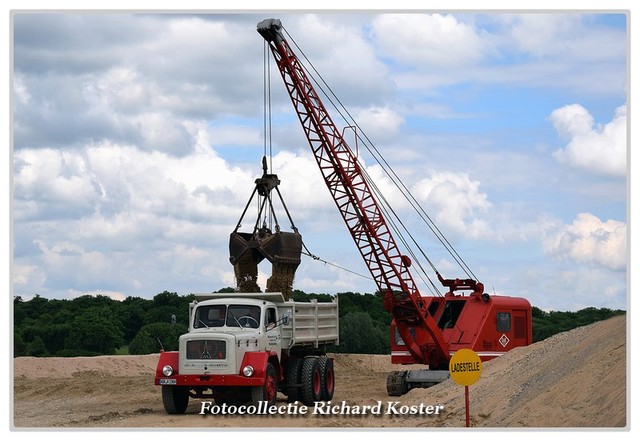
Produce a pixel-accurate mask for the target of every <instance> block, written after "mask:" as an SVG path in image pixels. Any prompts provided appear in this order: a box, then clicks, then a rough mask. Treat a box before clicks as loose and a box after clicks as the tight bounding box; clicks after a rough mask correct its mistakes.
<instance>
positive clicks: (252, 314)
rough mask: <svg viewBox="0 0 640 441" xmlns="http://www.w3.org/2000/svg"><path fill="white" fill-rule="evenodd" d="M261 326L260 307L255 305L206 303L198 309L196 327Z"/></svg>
mask: <svg viewBox="0 0 640 441" xmlns="http://www.w3.org/2000/svg"><path fill="white" fill-rule="evenodd" d="M221 326H230V327H235V328H258V327H260V307H259V306H253V305H229V306H227V305H206V306H199V307H198V308H197V309H196V314H195V317H194V322H193V327H194V328H216V327H221Z"/></svg>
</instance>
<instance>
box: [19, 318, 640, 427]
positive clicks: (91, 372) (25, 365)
mask: <svg viewBox="0 0 640 441" xmlns="http://www.w3.org/2000/svg"><path fill="white" fill-rule="evenodd" d="M626 337H627V329H626V316H618V317H615V318H612V319H609V320H605V321H602V322H598V323H594V324H592V325H589V326H585V327H581V328H578V329H574V330H572V331H570V332H565V333H562V334H557V335H555V336H553V337H551V338H549V339H547V340H545V341H542V342H538V343H536V344H533V345H531V346H529V347H526V348H518V349H515V350H513V351H510V352H509V353H507V354H506V355H504V356H502V357H500V358H498V359H495V360H492V361H490V362H487V363H484V365H483V372H482V378H481V379H480V380H479V381H478V382H477V383H476V384H474V385H472V386H471V387H470V388H469V389H470V400H471V401H470V416H471V426H472V427H485V428H511V429H514V428H596V427H601V428H624V427H626V426H627V424H629V421H628V419H627V410H628V409H627V387H628V382H627V367H626V365H627V344H626ZM334 357H335V369H336V392H335V396H334V398H333V404H341V403H342V402H343V401H344V402H345V404H347V405H349V406H353V405H361V406H362V405H373V404H375V403H377V402H378V401H381V402H382V407H383V410H384V409H386V408H387V407H388V406H389V403H395V402H396V401H398V402H399V403H398V404H397V405H394V406H395V408H396V409H399V408H400V407H401V406H412V405H413V406H418V407H419V406H420V405H421V404H422V405H424V406H427V405H434V406H435V405H441V406H444V408H443V410H442V411H441V412H440V414H439V415H422V416H418V415H413V416H399V415H398V416H397V415H368V416H353V415H309V414H308V415H306V416H300V415H284V416H277V415H275V416H274V415H272V416H262V415H252V416H238V415H233V416H229V415H226V416H213V415H206V416H202V415H198V412H199V411H200V406H201V402H200V401H199V400H191V403H190V405H189V408H188V410H187V414H185V415H167V414H166V413H165V411H164V408H163V406H162V399H161V396H160V389H159V387H157V386H154V385H153V377H154V370H155V366H156V363H157V360H158V355H157V354H153V355H144V356H101V357H76V358H33V357H19V358H16V359H15V360H14V363H13V368H14V377H13V393H14V395H13V421H12V423H13V427H14V428H15V429H18V430H21V429H27V430H28V429H30V428H43V427H53V428H103V429H104V428H159V427H173V428H195V429H197V428H228V429H245V428H250V427H256V428H278V429H282V428H303V427H306V428H309V427H311V428H350V427H370V428H375V427H393V428H396V429H399V428H405V429H415V428H428V427H445V428H462V427H464V425H465V407H464V388H463V387H461V386H458V385H457V384H455V383H454V382H453V381H452V380H447V381H446V382H444V383H441V384H439V385H437V386H434V387H432V388H429V389H414V390H412V391H410V392H409V393H408V394H406V395H404V396H402V397H389V396H388V395H387V393H386V377H387V373H388V372H389V371H392V370H395V369H397V367H396V366H394V365H392V364H391V363H390V360H389V357H388V356H384V355H352V354H335V355H334ZM278 404H279V405H282V406H284V405H286V400H285V397H284V396H279V403H278Z"/></svg>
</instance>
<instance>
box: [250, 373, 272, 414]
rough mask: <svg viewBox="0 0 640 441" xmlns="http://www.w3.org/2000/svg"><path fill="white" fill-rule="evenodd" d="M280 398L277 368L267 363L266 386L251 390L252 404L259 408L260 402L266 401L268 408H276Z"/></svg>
mask: <svg viewBox="0 0 640 441" xmlns="http://www.w3.org/2000/svg"><path fill="white" fill-rule="evenodd" d="M277 397H278V377H277V374H276V368H274V367H273V365H272V364H271V363H267V368H266V369H265V378H264V384H263V385H262V386H255V387H252V388H251V404H253V405H254V406H256V407H257V406H258V405H259V404H260V401H266V402H267V406H269V407H271V406H275V405H276V398H277Z"/></svg>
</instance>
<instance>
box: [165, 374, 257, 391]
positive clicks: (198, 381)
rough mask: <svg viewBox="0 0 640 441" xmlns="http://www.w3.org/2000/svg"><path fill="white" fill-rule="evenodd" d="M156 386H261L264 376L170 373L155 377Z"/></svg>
mask: <svg viewBox="0 0 640 441" xmlns="http://www.w3.org/2000/svg"><path fill="white" fill-rule="evenodd" d="M155 385H156V386H189V387H205V388H206V387H218V386H262V385H264V378H262V377H261V376H260V375H257V376H256V375H254V376H252V377H245V376H244V375H238V374H235V375H180V374H178V375H172V376H171V377H156V379H155Z"/></svg>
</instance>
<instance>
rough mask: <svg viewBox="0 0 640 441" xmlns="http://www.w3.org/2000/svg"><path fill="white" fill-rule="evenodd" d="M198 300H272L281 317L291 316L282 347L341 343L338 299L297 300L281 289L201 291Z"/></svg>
mask: <svg viewBox="0 0 640 441" xmlns="http://www.w3.org/2000/svg"><path fill="white" fill-rule="evenodd" d="M195 298H196V300H197V301H198V302H200V301H203V300H209V299H224V298H229V299H231V298H236V299H259V300H264V301H267V302H272V303H273V304H275V305H276V307H277V308H278V316H279V318H280V319H281V320H282V318H283V317H285V316H287V317H289V320H288V323H286V324H284V323H283V324H281V325H280V327H281V335H282V349H292V348H294V347H296V346H313V347H315V348H317V347H319V346H320V345H331V344H333V345H337V344H338V343H339V334H340V333H339V331H340V329H339V326H338V298H337V297H336V298H335V299H334V300H333V301H332V302H318V301H317V300H315V299H314V300H312V301H311V302H294V301H293V300H286V301H285V300H284V296H283V295H282V293H279V292H267V293H244V292H238V293H202V294H195Z"/></svg>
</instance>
